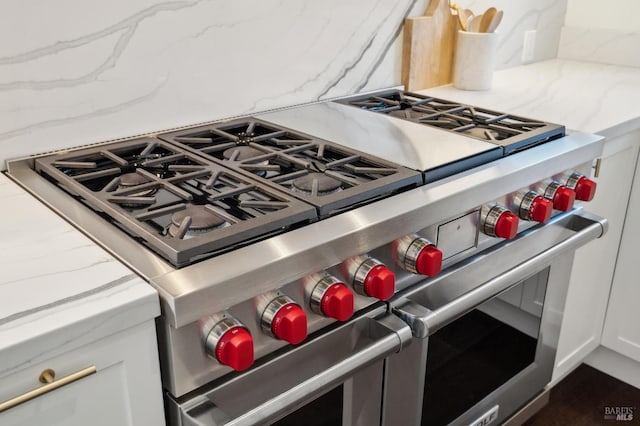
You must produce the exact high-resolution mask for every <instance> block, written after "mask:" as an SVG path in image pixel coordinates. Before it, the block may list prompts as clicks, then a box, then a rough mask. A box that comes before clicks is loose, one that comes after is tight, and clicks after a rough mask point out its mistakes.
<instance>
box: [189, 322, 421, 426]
mask: <svg viewBox="0 0 640 426" xmlns="http://www.w3.org/2000/svg"><path fill="white" fill-rule="evenodd" d="M356 321H357V322H359V323H360V325H362V326H364V327H362V330H365V331H364V332H365V333H366V334H367V335H368V336H369V337H370V339H371V340H372V341H371V342H370V343H368V344H366V345H364V346H363V347H361V348H360V349H359V350H358V351H357V352H355V353H353V354H351V355H349V356H347V357H345V358H342V359H341V360H339V361H338V362H335V363H332V364H331V365H330V366H328V367H326V368H324V369H323V370H322V371H319V372H314V373H315V374H310V375H308V376H306V378H305V379H304V380H302V381H300V383H299V384H297V385H295V386H293V387H291V388H289V389H286V390H284V392H281V393H279V394H277V395H275V396H274V397H272V398H270V399H268V400H267V401H264V402H262V403H260V404H258V405H256V406H254V407H251V408H250V409H249V410H248V411H245V412H243V413H240V414H237V415H234V416H233V418H228V417H227V415H226V413H225V412H224V407H222V406H221V407H218V406H217V405H216V397H215V395H206V394H204V395H200V396H199V397H195V398H193V399H192V400H191V401H190V402H188V403H187V404H184V405H183V406H182V408H181V412H182V414H181V417H182V418H181V420H182V423H181V425H183V426H221V425H225V426H249V425H256V424H268V423H270V422H273V421H276V420H278V419H279V418H281V417H284V416H285V415H287V414H289V413H290V412H292V411H295V409H297V408H299V407H301V406H302V405H304V404H306V403H307V402H309V401H311V400H313V399H315V398H316V397H317V396H319V395H322V394H323V393H324V392H326V391H329V390H331V389H332V388H334V387H335V386H337V385H338V384H340V383H342V382H344V381H345V380H346V379H348V378H349V377H350V376H352V375H353V374H354V373H355V372H356V371H358V370H360V369H362V368H364V367H366V366H368V365H371V364H373V363H374V362H376V361H379V360H382V359H383V358H386V357H387V356H389V355H391V354H393V353H396V352H399V351H400V350H401V349H402V347H403V346H405V345H408V344H410V342H411V339H412V335H411V329H410V328H409V327H408V326H407V324H406V323H404V322H403V321H401V320H400V319H399V318H398V317H396V316H395V315H391V314H386V315H385V316H384V317H382V318H379V319H373V318H367V317H365V318H360V319H358V320H356ZM349 326H350V324H345V327H346V328H345V330H346V332H345V333H343V334H341V335H340V336H342V337H341V338H342V339H350V338H351V339H352V338H353V336H352V335H351V334H352V333H353V331H355V330H354V329H353V328H352V329H349V328H348V327H349ZM349 330H350V331H349ZM337 331H340V330H337ZM320 340H322V337H320ZM304 346H307V345H302V346H301V347H298V348H296V349H298V350H300V352H301V355H303V356H302V357H300V358H301V359H302V360H303V361H306V362H307V363H308V364H310V365H313V364H315V363H317V362H322V358H324V357H325V356H324V355H323V354H322V353H316V355H315V356H316V358H318V359H314V352H315V351H314V342H313V341H311V342H309V343H308V348H306V349H305V348H304ZM307 349H309V350H308V351H307V352H305V351H306V350H307ZM324 350H332V348H330V347H327V348H325V349H324ZM307 354H308V356H307ZM274 362H277V359H276V360H274ZM303 367H304V366H302V365H297V366H296V369H299V370H300V371H302V370H304V368H303ZM268 369H269V363H267V364H265V365H262V366H260V367H258V369H257V370H258V371H249V372H248V373H245V375H244V376H246V377H245V378H244V379H245V380H244V383H249V382H250V381H251V375H252V374H256V373H257V374H258V375H260V374H262V372H261V371H260V370H268ZM239 379H240V380H241V378H239ZM240 380H239V381H240ZM271 380H277V377H273V376H272V377H271ZM239 384H240V385H242V383H239ZM237 389H243V387H242V386H238V387H237ZM214 392H215V391H214ZM223 392H224V391H223ZM238 398H242V395H238ZM223 399H224V398H223Z"/></svg>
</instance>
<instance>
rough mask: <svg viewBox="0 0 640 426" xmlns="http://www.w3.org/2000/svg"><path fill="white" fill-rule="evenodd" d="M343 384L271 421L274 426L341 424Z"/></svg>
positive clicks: (336, 425)
mask: <svg viewBox="0 0 640 426" xmlns="http://www.w3.org/2000/svg"><path fill="white" fill-rule="evenodd" d="M342 401H343V386H338V387H336V388H334V389H333V390H331V391H329V392H327V393H325V394H324V395H322V396H321V397H319V398H316V399H314V400H313V401H311V402H310V403H308V404H307V405H305V406H304V407H302V408H299V409H298V410H297V411H294V412H293V413H291V414H289V415H288V416H287V417H285V418H283V419H281V420H279V421H277V422H275V423H273V425H274V426H301V425H304V426H334V425H335V426H341V425H342Z"/></svg>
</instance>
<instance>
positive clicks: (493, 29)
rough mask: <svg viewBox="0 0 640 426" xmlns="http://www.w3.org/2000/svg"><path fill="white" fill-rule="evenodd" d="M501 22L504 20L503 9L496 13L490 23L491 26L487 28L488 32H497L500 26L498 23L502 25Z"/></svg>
mask: <svg viewBox="0 0 640 426" xmlns="http://www.w3.org/2000/svg"><path fill="white" fill-rule="evenodd" d="M500 22H502V10H499V11H498V12H497V13H496V16H494V17H493V19H492V20H491V24H489V28H487V32H488V33H494V32H496V28H498V25H500Z"/></svg>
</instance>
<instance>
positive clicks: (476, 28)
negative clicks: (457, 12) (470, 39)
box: [467, 15, 483, 33]
mask: <svg viewBox="0 0 640 426" xmlns="http://www.w3.org/2000/svg"><path fill="white" fill-rule="evenodd" d="M482 18H483V15H476V16H474V17H473V21H472V22H470V23H467V31H469V32H472V33H478V32H480V23H481V22H482Z"/></svg>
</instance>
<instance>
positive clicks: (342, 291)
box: [320, 283, 353, 321]
mask: <svg viewBox="0 0 640 426" xmlns="http://www.w3.org/2000/svg"><path fill="white" fill-rule="evenodd" d="M320 310H321V311H322V313H323V314H324V315H326V316H328V317H329V318H334V319H337V320H338V321H346V320H348V319H349V318H351V317H352V316H353V292H352V291H351V290H349V289H348V288H347V286H345V285H344V284H342V283H336V284H333V285H332V286H331V287H329V288H328V289H327V290H326V291H325V292H324V295H323V296H322V299H321V300H320Z"/></svg>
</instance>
